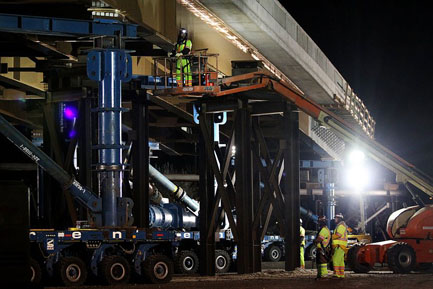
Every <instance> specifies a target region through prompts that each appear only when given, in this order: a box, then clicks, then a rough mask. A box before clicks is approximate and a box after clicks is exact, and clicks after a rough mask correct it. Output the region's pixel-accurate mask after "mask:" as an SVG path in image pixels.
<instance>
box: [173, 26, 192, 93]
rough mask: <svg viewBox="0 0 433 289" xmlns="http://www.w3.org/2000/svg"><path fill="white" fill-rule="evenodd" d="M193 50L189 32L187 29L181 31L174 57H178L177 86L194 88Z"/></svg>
mask: <svg viewBox="0 0 433 289" xmlns="http://www.w3.org/2000/svg"><path fill="white" fill-rule="evenodd" d="M191 49H192V42H191V40H189V39H188V31H187V30H186V29H185V28H181V29H180V30H179V34H178V37H177V43H176V46H175V47H174V50H173V52H172V56H176V57H178V59H177V61H176V82H177V86H178V87H180V86H192V74H191V58H190V56H189V55H190V54H191Z"/></svg>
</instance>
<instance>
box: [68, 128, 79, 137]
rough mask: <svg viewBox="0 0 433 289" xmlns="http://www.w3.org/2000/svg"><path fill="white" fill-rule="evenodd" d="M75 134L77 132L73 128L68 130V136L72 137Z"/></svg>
mask: <svg viewBox="0 0 433 289" xmlns="http://www.w3.org/2000/svg"><path fill="white" fill-rule="evenodd" d="M76 135H77V132H76V131H75V130H71V131H70V132H69V138H74V137H75V136H76Z"/></svg>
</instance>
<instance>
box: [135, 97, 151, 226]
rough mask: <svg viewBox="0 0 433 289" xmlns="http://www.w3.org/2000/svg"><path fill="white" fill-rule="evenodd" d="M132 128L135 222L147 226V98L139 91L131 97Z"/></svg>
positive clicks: (137, 224)
mask: <svg viewBox="0 0 433 289" xmlns="http://www.w3.org/2000/svg"><path fill="white" fill-rule="evenodd" d="M132 129H133V130H134V139H133V146H132V154H133V156H132V157H133V161H132V163H133V168H134V173H133V183H134V187H133V200H134V204H135V205H134V217H135V224H136V226H138V227H140V228H149V100H148V95H147V94H145V93H143V92H141V91H139V92H138V93H137V94H136V96H135V97H134V98H133V99H132Z"/></svg>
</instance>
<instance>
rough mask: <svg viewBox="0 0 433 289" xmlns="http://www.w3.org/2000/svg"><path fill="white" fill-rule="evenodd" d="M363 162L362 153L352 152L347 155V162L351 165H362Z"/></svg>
mask: <svg viewBox="0 0 433 289" xmlns="http://www.w3.org/2000/svg"><path fill="white" fill-rule="evenodd" d="M364 160H365V154H364V152H363V151H360V150H354V151H352V152H351V153H350V154H349V161H350V163H351V164H354V165H357V164H362V163H363V162H364Z"/></svg>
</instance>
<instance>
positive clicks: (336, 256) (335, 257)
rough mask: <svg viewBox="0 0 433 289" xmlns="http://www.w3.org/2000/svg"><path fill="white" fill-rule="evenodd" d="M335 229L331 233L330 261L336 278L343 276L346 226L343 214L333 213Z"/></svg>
mask: <svg viewBox="0 0 433 289" xmlns="http://www.w3.org/2000/svg"><path fill="white" fill-rule="evenodd" d="M335 224H336V227H335V230H334V233H333V234H332V249H333V254H332V263H333V265H334V274H335V277H336V278H338V279H343V278H344V255H345V254H346V252H347V226H346V224H345V223H344V218H343V215H342V214H341V213H340V214H337V215H335Z"/></svg>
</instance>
